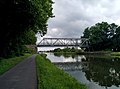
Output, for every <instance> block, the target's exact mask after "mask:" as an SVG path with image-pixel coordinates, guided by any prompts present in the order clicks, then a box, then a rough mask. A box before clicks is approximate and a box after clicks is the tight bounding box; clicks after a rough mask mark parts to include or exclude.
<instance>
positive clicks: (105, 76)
mask: <svg viewBox="0 0 120 89" xmlns="http://www.w3.org/2000/svg"><path fill="white" fill-rule="evenodd" d="M119 65H120V59H101V58H97V59H96V58H95V59H90V58H89V70H86V71H85V76H86V78H87V79H88V80H89V81H94V82H96V83H98V84H99V85H101V86H106V87H111V86H112V85H115V86H117V87H118V86H119V85H120V68H119Z"/></svg>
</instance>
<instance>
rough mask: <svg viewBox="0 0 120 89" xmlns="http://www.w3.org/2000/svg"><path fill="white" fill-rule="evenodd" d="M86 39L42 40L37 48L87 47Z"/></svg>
mask: <svg viewBox="0 0 120 89" xmlns="http://www.w3.org/2000/svg"><path fill="white" fill-rule="evenodd" d="M88 43H89V41H88V39H86V38H43V39H42V40H41V41H40V42H39V43H38V44H37V47H63V46H74V47H76V46H77V47H88Z"/></svg>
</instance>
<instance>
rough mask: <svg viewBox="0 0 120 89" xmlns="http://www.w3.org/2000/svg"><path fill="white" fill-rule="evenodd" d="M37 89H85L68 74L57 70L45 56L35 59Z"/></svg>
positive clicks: (85, 88)
mask: <svg viewBox="0 0 120 89" xmlns="http://www.w3.org/2000/svg"><path fill="white" fill-rule="evenodd" d="M36 64H37V65H36V66H37V76H38V89H87V87H86V86H85V85H84V84H81V83H80V82H78V81H77V80H76V79H75V78H73V77H72V76H71V75H69V74H68V73H65V72H64V71H63V70H61V69H59V68H57V67H56V66H55V65H54V64H52V63H51V62H50V60H49V59H47V58H46V55H44V54H42V55H38V56H37V57H36Z"/></svg>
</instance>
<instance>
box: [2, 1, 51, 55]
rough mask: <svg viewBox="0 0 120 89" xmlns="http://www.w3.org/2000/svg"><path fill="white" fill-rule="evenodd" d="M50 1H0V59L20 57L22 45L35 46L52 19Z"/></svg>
mask: <svg viewBox="0 0 120 89" xmlns="http://www.w3.org/2000/svg"><path fill="white" fill-rule="evenodd" d="M52 4H53V2H52V0H0V30H1V32H0V57H9V56H11V55H12V56H15V55H21V54H22V53H23V51H24V45H26V44H35V42H36V38H35V33H37V32H38V31H40V32H41V34H42V35H44V34H45V33H46V31H47V21H48V19H49V18H50V17H53V13H52V9H53V8H52Z"/></svg>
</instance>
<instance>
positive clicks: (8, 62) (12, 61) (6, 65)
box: [0, 54, 30, 75]
mask: <svg viewBox="0 0 120 89" xmlns="http://www.w3.org/2000/svg"><path fill="white" fill-rule="evenodd" d="M28 56H30V54H26V55H25V56H21V57H14V58H9V59H2V60H0V75H2V74H3V73H5V72H6V71H8V70H9V69H11V68H12V67H14V66H15V65H16V64H18V63H19V62H21V61H22V60H24V59H25V58H27V57H28Z"/></svg>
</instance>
